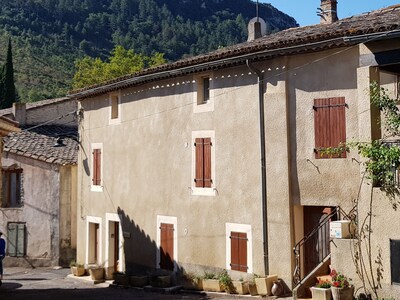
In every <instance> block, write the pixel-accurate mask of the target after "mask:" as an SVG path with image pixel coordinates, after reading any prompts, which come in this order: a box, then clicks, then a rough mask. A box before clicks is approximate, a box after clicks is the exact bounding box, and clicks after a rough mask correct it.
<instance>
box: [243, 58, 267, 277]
mask: <svg viewBox="0 0 400 300" xmlns="http://www.w3.org/2000/svg"><path fill="white" fill-rule="evenodd" d="M246 65H247V67H248V68H249V69H250V71H251V72H254V73H256V74H257V76H258V106H259V113H260V144H261V145H260V146H261V147H260V152H261V153H260V154H261V155H260V157H261V204H262V219H263V246H264V272H265V275H268V274H269V265H268V223H267V176H266V166H265V127H264V86H263V83H264V75H263V74H262V73H261V71H260V70H258V69H257V68H255V67H254V66H253V65H252V64H251V62H250V61H249V60H248V59H247V60H246Z"/></svg>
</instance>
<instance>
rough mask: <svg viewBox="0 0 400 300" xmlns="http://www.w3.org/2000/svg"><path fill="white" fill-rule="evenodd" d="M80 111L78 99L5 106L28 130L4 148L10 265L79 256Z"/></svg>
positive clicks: (4, 225)
mask: <svg viewBox="0 0 400 300" xmlns="http://www.w3.org/2000/svg"><path fill="white" fill-rule="evenodd" d="M76 109H77V103H76V102H74V101H71V100H70V99H68V98H59V99H49V100H44V101H39V102H36V103H28V104H25V103H14V105H13V107H12V108H9V109H3V110H0V115H1V118H3V119H5V120H9V122H13V123H16V124H19V126H20V127H21V128H22V131H21V130H19V131H20V132H17V133H14V134H10V135H8V136H7V137H5V138H4V142H3V146H2V151H3V152H2V194H1V201H0V202H1V205H0V212H1V214H2V218H1V219H0V228H1V230H2V232H3V233H4V236H5V237H6V239H7V249H6V255H7V256H6V259H5V260H4V264H5V265H6V266H27V267H32V266H33V267H40V266H59V265H61V266H68V265H69V263H70V261H71V260H72V259H75V255H76V231H77V230H76V196H77V179H76V174H77V153H78V143H77V138H76V136H77V118H76ZM12 120H15V121H12Z"/></svg>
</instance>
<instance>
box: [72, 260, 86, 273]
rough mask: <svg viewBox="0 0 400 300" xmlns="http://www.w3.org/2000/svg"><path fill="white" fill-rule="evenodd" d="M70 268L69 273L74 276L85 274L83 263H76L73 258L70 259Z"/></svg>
mask: <svg viewBox="0 0 400 300" xmlns="http://www.w3.org/2000/svg"><path fill="white" fill-rule="evenodd" d="M69 266H70V268H71V274H72V275H74V276H83V275H85V272H86V270H85V267H84V265H83V264H78V263H76V262H75V261H74V260H73V261H71V263H70V264H69Z"/></svg>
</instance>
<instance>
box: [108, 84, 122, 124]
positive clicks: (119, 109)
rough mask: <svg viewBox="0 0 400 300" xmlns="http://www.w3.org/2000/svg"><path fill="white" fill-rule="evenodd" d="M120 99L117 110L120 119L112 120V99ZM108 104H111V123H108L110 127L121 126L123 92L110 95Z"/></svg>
mask: <svg viewBox="0 0 400 300" xmlns="http://www.w3.org/2000/svg"><path fill="white" fill-rule="evenodd" d="M115 96H116V97H118V108H117V110H118V117H117V118H114V119H113V118H112V98H113V97H115ZM108 104H109V107H110V108H109V111H110V112H109V118H108V120H109V122H108V124H109V125H114V124H120V123H121V108H122V106H121V91H118V92H113V93H110V94H109V97H108Z"/></svg>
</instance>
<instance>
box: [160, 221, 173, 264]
mask: <svg viewBox="0 0 400 300" xmlns="http://www.w3.org/2000/svg"><path fill="white" fill-rule="evenodd" d="M160 237H161V245H160V268H161V269H166V270H171V271H172V270H174V225H173V224H166V223H161V224H160Z"/></svg>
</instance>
